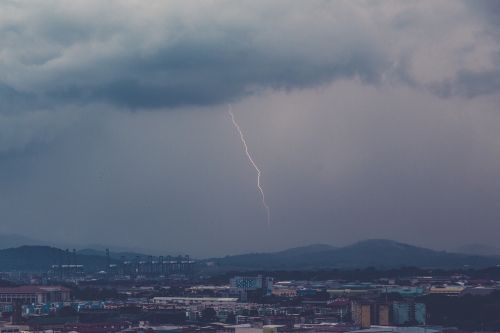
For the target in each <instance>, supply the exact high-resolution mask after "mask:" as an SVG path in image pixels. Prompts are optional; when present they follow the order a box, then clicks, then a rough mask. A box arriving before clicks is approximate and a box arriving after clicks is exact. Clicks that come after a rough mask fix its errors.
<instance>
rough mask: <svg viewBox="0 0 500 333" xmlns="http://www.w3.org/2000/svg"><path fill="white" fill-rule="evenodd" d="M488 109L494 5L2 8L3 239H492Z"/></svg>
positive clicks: (164, 243) (494, 189)
mask: <svg viewBox="0 0 500 333" xmlns="http://www.w3.org/2000/svg"><path fill="white" fill-rule="evenodd" d="M228 103H231V104H232V108H233V110H234V114H235V116H236V119H237V120H238V121H239V124H240V126H241V128H242V130H243V132H244V134H245V135H246V139H247V142H248V145H249V148H250V151H251V152H252V153H253V157H254V160H255V162H256V163H257V164H258V165H259V166H260V168H261V170H262V185H263V188H264V190H265V192H266V196H267V201H268V204H269V205H270V207H271V215H272V216H271V219H272V220H271V226H267V223H266V215H265V211H264V209H263V206H262V204H261V202H260V196H259V192H258V191H257V188H256V172H255V170H254V169H253V168H252V166H251V165H250V164H249V161H248V159H247V158H246V156H245V154H244V150H243V147H242V145H241V142H240V141H239V137H238V133H237V132H236V131H235V129H234V127H233V126H232V124H231V120H230V118H229V116H228V113H227V108H228ZM499 108H500V2H499V1H496V0H483V1H482V0H470V1H456V0H449V1H446V0H437V1H435V0H432V1H431V0H428V1H420V0H419V1H416V0H415V1H376V0H375V1H373V0H367V1H362V0H359V1H352V0H346V1H326V0H323V1H322V0H317V1H316V0H307V1H284V0H283V1H279V0H273V1H256V0H249V1H210V0H206V1H185V0H182V1H154V0H153V1H140V0H137V1H132V0H129V1H97V0H96V1H89V0H82V1H56V0H47V1H37V2H33V1H27V0H26V1H15V0H8V1H2V2H0V214H1V216H0V221H1V223H0V232H1V233H18V234H23V235H26V236H29V237H33V238H38V239H43V240H47V241H51V242H65V243H75V244H90V243H100V244H104V245H109V246H111V247H113V246H126V247H136V248H137V247H138V248H149V249H156V250H158V251H159V250H162V251H164V252H165V254H168V251H181V252H186V253H190V254H193V255H196V256H208V255H222V254H229V253H240V252H245V251H265V250H274V249H281V248H286V247H289V246H297V245H305V244H310V243H319V242H321V243H330V244H334V245H343V244H348V243H350V242H353V241H356V240H360V239H365V238H391V239H395V240H399V241H404V242H409V243H412V244H417V245H422V246H429V247H433V248H440V249H442V248H453V247H455V246H458V245H462V244H467V243H485V244H495V242H497V241H498V235H499V234H500V110H499Z"/></svg>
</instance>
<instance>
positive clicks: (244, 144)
mask: <svg viewBox="0 0 500 333" xmlns="http://www.w3.org/2000/svg"><path fill="white" fill-rule="evenodd" d="M228 113H229V116H230V117H231V121H232V122H233V125H234V128H236V130H237V131H238V134H239V135H240V140H241V143H242V144H243V147H244V148H245V154H246V155H247V158H248V160H249V161H250V164H251V165H252V166H253V168H254V169H255V171H256V172H257V188H258V189H259V192H260V196H261V200H262V205H263V206H264V208H265V209H266V214H267V225H268V226H270V225H271V209H270V208H269V205H268V204H267V202H266V195H265V194H264V189H263V188H262V184H261V183H260V177H261V174H262V173H261V171H260V169H259V167H258V166H257V164H256V163H255V161H254V160H253V158H252V155H251V154H250V151H249V150H248V145H247V142H246V140H245V136H244V135H243V132H242V131H241V128H240V126H239V125H238V123H237V122H236V118H235V117H234V113H233V110H232V108H231V105H229V108H228Z"/></svg>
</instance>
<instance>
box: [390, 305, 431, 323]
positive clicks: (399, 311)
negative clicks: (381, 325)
mask: <svg viewBox="0 0 500 333" xmlns="http://www.w3.org/2000/svg"><path fill="white" fill-rule="evenodd" d="M392 318H393V324H394V325H407V324H413V325H415V324H416V325H425V321H426V320H425V319H426V308H425V304H424V303H415V302H412V301H403V302H394V303H393V304H392Z"/></svg>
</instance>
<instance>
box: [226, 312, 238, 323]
mask: <svg viewBox="0 0 500 333" xmlns="http://www.w3.org/2000/svg"><path fill="white" fill-rule="evenodd" d="M226 324H236V315H235V314H234V312H229V313H228V315H227V318H226Z"/></svg>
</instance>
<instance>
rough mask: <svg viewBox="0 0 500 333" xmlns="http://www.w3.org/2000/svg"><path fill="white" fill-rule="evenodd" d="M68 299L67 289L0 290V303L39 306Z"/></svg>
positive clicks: (19, 288) (27, 288)
mask: <svg viewBox="0 0 500 333" xmlns="http://www.w3.org/2000/svg"><path fill="white" fill-rule="evenodd" d="M69 299H70V291H69V289H68V288H65V287H59V286H20V287H3V288H0V303H15V302H20V303H22V304H41V303H48V302H65V301H68V300H69Z"/></svg>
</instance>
